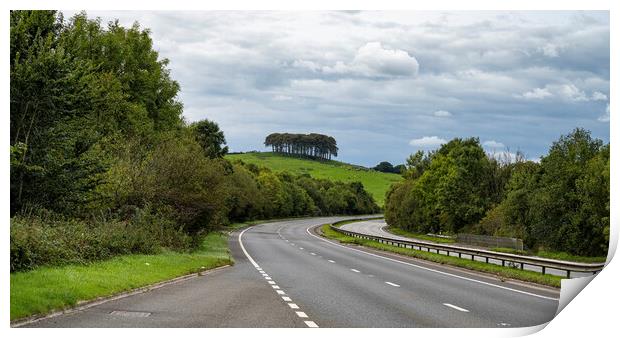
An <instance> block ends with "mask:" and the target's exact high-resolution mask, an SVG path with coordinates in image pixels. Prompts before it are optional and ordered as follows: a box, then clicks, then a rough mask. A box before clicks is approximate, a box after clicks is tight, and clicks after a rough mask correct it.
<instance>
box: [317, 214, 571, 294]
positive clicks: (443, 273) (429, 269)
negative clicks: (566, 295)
mask: <svg viewBox="0 0 620 338" xmlns="http://www.w3.org/2000/svg"><path fill="white" fill-rule="evenodd" d="M313 227H316V225H313V226H311V227H308V228H306V232H307V233H308V235H310V236H312V237H315V238H318V239H320V240H321V241H323V242H327V243H329V244H331V245H335V246H339V247H341V248H345V249H348V250H353V251H357V252H359V253H362V254H365V255H369V256H373V257H377V258H381V259H385V260H388V261H392V262H396V263H400V264H404V265H409V266H413V267H415V268H418V269H422V270H426V271H432V272H435V273H438V274H441V275H444V276H450V277H454V278H459V279H462V280H466V281H470V282H474V283H479V284H483V285H487V286H491V287H494V288H498V289H503V290H508V291H512V292H516V293H521V294H524V295H528V296H532V297H538V298H542V299H547V300H552V301H558V300H559V299H558V298H553V297H547V296H541V295H537V294H535V293H531V292H527V291H521V290H517V289H512V288H508V287H505V286H501V285H496V284H492V283H487V282H483V281H481V280H477V279H473V278H467V277H463V276H459V275H455V274H452V273H449V272H445V271H439V270H435V269H431V268H427V267H424V266H420V265H417V264H413V263H408V262H403V261H400V260H398V259H393V258H389V257H384V256H381V255H375V254H373V253H370V252H366V251H363V250H358V249H354V248H350V247H347V246H344V245H341V244H337V243H334V242H332V241H329V240H327V239H325V238H321V237H319V236H317V235H313V234H312V233H310V228H313ZM330 262H332V261H330ZM332 263H333V262H332Z"/></svg>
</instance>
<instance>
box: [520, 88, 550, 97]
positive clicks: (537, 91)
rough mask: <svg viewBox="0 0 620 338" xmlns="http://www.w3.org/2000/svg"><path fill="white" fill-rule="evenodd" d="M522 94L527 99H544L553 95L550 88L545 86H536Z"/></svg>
mask: <svg viewBox="0 0 620 338" xmlns="http://www.w3.org/2000/svg"><path fill="white" fill-rule="evenodd" d="M521 96H522V97H523V98H525V99H544V98H545V97H549V96H553V94H551V92H550V91H549V89H547V88H546V87H545V88H534V89H532V90H530V91H529V92H525V93H523V94H521Z"/></svg>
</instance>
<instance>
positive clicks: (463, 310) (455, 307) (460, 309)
mask: <svg viewBox="0 0 620 338" xmlns="http://www.w3.org/2000/svg"><path fill="white" fill-rule="evenodd" d="M443 305H445V306H447V307H451V308H453V309H455V310H458V311H461V312H469V310H467V309H463V308H462V307H458V306H456V305H452V304H449V303H443Z"/></svg>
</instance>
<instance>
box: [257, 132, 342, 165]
mask: <svg viewBox="0 0 620 338" xmlns="http://www.w3.org/2000/svg"><path fill="white" fill-rule="evenodd" d="M265 146H266V147H271V149H272V151H273V152H275V153H281V154H287V155H297V156H304V157H310V158H319V159H323V160H330V159H331V158H332V156H334V157H337V156H338V145H337V144H336V139H335V138H333V137H331V136H327V135H322V134H314V133H312V134H289V133H283V134H281V133H273V134H269V135H267V137H266V138H265Z"/></svg>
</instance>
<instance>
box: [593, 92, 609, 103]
mask: <svg viewBox="0 0 620 338" xmlns="http://www.w3.org/2000/svg"><path fill="white" fill-rule="evenodd" d="M590 98H591V99H592V101H606V100H607V95H605V94H603V93H601V92H598V91H597V92H594V93H592V96H591V97H590Z"/></svg>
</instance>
